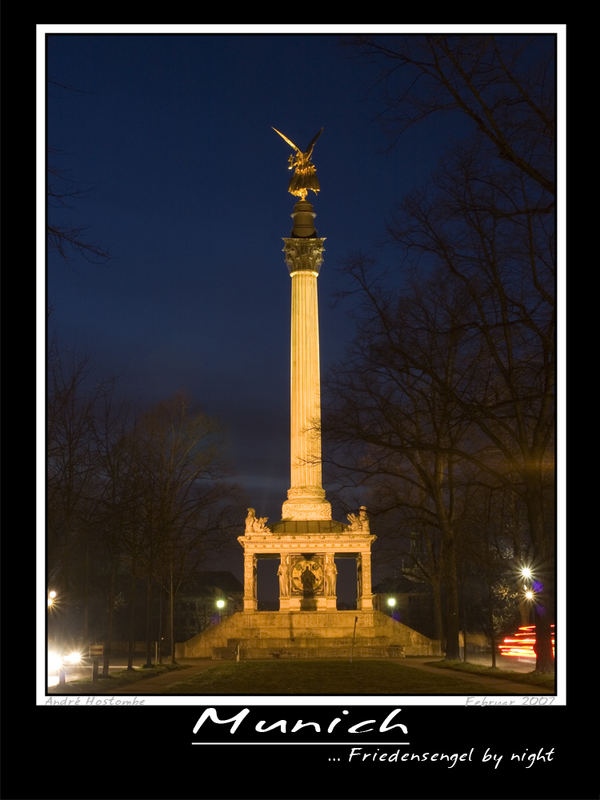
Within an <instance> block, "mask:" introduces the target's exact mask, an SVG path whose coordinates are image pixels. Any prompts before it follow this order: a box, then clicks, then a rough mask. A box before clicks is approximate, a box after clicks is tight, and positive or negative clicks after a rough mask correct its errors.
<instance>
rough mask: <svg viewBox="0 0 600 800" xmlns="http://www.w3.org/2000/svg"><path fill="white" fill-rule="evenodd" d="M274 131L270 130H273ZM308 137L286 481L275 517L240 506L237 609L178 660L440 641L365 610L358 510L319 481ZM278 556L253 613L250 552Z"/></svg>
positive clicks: (390, 650) (343, 651)
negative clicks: (338, 504)
mask: <svg viewBox="0 0 600 800" xmlns="http://www.w3.org/2000/svg"><path fill="white" fill-rule="evenodd" d="M277 133H279V131H277ZM319 135H320V133H319V134H317V136H315V137H314V139H313V140H312V142H311V144H310V145H309V147H308V148H307V150H306V152H304V153H303V152H302V151H301V150H300V148H298V147H296V145H294V144H293V142H291V141H290V140H289V139H287V137H285V136H283V134H280V136H282V137H283V138H284V139H285V140H286V142H287V143H288V144H289V145H290V146H291V147H292V148H294V149H295V151H296V155H295V156H291V157H290V168H292V167H295V169H296V173H295V174H294V176H293V178H292V180H291V181H290V187H289V191H290V193H291V194H294V195H296V196H298V197H299V198H300V199H299V201H298V202H297V203H296V204H295V206H294V211H293V213H292V215H291V216H292V220H293V227H292V231H291V234H290V236H289V237H287V238H284V239H283V242H284V248H283V252H284V254H285V261H286V264H287V267H288V270H289V274H290V278H291V282H292V285H291V349H290V362H291V363H290V477H291V480H290V488H289V490H288V493H287V499H286V500H285V501H284V503H283V506H282V509H281V521H280V522H277V523H275V524H274V525H272V526H270V527H269V526H267V521H268V520H267V518H266V517H257V516H256V512H255V510H254V509H253V508H249V509H248V514H247V517H246V525H245V531H244V535H243V536H239V537H238V541H239V543H240V545H241V546H242V548H243V550H244V598H243V611H241V612H239V613H237V614H234V615H233V616H231V617H229V618H228V619H226V620H225V621H224V622H222V623H221V624H219V625H218V626H215V627H213V628H212V629H211V630H208V631H205V632H203V633H200V634H198V635H197V636H195V637H193V638H192V639H190V640H188V641H187V642H184V643H182V644H179V645H177V648H176V655H177V657H179V658H234V657H235V658H284V657H289V658H335V657H340V658H348V657H350V656H352V655H354V656H356V657H376V658H381V657H385V656H402V655H433V654H435V653H437V652H438V651H439V645H438V643H437V642H434V641H433V640H431V639H428V638H427V637H425V636H423V635H421V634H419V633H417V632H416V631H413V630H411V629H410V628H408V627H407V626H406V625H402V624H401V623H400V622H397V621H395V620H393V619H391V618H390V617H388V616H386V615H385V614H383V613H382V612H380V611H376V610H374V609H373V594H372V589H371V545H372V543H373V542H374V541H375V538H376V537H375V536H373V535H372V534H371V531H370V525H369V519H368V516H367V510H366V508H365V507H364V506H361V508H360V510H359V512H358V514H348V522H347V523H341V522H336V521H335V520H333V519H332V516H331V505H330V503H329V502H328V501H327V500H326V498H325V490H324V489H323V485H322V474H321V469H322V458H321V405H320V404H321V390H320V367H319V313H318V299H317V278H318V276H319V271H320V268H321V264H322V261H323V250H324V247H323V245H324V242H325V239H324V238H321V237H319V236H318V235H317V231H316V230H315V226H314V220H315V216H316V214H315V212H314V210H313V206H312V204H311V203H309V202H308V201H307V200H306V195H307V192H308V190H311V191H314V192H315V193H316V192H318V191H319V184H318V181H317V179H316V174H315V167H314V165H313V164H312V162H311V160H310V157H311V154H312V149H313V147H314V144H315V142H316V140H317V138H318V136H319ZM336 557H337V558H353V559H355V560H356V575H357V603H356V605H357V608H356V611H346V610H338V608H337V593H336V582H337V568H336V564H335V559H336ZM259 558H276V559H278V561H279V567H278V572H277V575H278V578H279V611H258V606H257V572H258V570H257V560H258V559H259Z"/></svg>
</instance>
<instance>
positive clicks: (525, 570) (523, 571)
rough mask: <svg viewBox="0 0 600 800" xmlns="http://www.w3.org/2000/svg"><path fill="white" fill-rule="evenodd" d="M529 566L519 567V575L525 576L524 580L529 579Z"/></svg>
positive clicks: (530, 573) (530, 574)
mask: <svg viewBox="0 0 600 800" xmlns="http://www.w3.org/2000/svg"><path fill="white" fill-rule="evenodd" d="M532 574H533V573H532V572H531V567H523V568H522V569H521V575H522V576H523V577H524V578H525V580H529V578H531V576H532Z"/></svg>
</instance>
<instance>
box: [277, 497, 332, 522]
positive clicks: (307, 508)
mask: <svg viewBox="0 0 600 800" xmlns="http://www.w3.org/2000/svg"><path fill="white" fill-rule="evenodd" d="M281 519H282V520H286V519H291V520H306V519H331V503H330V502H329V501H328V500H325V501H323V500H317V501H312V502H311V501H310V500H286V501H285V503H284V504H283V505H282V506H281Z"/></svg>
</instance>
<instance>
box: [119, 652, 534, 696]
mask: <svg viewBox="0 0 600 800" xmlns="http://www.w3.org/2000/svg"><path fill="white" fill-rule="evenodd" d="M172 678H173V681H172V682H169V683H168V685H166V686H163V687H161V690H160V692H158V691H157V693H161V694H180V695H186V694H189V695H196V694H210V695H212V694H216V695H218V694H224V695H235V694H248V695H260V694H262V695H267V694H271V695H302V694H312V695H319V694H320V695H336V694H343V695H452V694H458V695H463V694H522V692H520V691H519V690H518V689H517V687H514V688H513V685H512V684H511V682H509V681H506V682H502V684H501V685H500V687H497V686H492V687H489V686H485V685H484V686H482V684H481V683H480V682H478V681H476V680H473V679H472V678H471V676H470V675H467V674H465V673H458V672H451V671H442V670H440V672H439V674H433V673H431V672H425V671H421V670H419V669H415V668H413V667H406V666H403V665H402V664H398V663H397V662H390V661H372V660H369V661H367V660H365V661H360V660H356V661H354V662H353V663H350V662H348V661H278V662H277V663H273V662H272V661H242V662H239V663H236V662H227V663H223V664H218V665H215V666H214V667H209V668H206V669H204V670H202V671H201V672H196V673H194V674H189V675H186V671H185V670H182V671H181V672H179V673H173V674H172ZM132 690H133V687H132ZM540 691H543V690H540V689H539V688H537V687H535V686H532V687H531V693H532V694H536V693H538V692H540Z"/></svg>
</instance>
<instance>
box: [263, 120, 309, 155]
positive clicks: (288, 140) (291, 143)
mask: <svg viewBox="0 0 600 800" xmlns="http://www.w3.org/2000/svg"><path fill="white" fill-rule="evenodd" d="M271 127H273V126H271ZM273 130H274V131H275V133H278V134H279V135H280V136H281V138H282V139H284V140H285V141H286V142H287V143H288V144H289V146H290V147H292V148H293V149H294V150H295V151H296V152H297V153H302V150H300V148H299V147H298V145H295V144H294V143H293V142H292V140H291V139H288V137H287V136H285V135H284V134H283V133H282V132H281V131H278V130H277V128H273Z"/></svg>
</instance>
